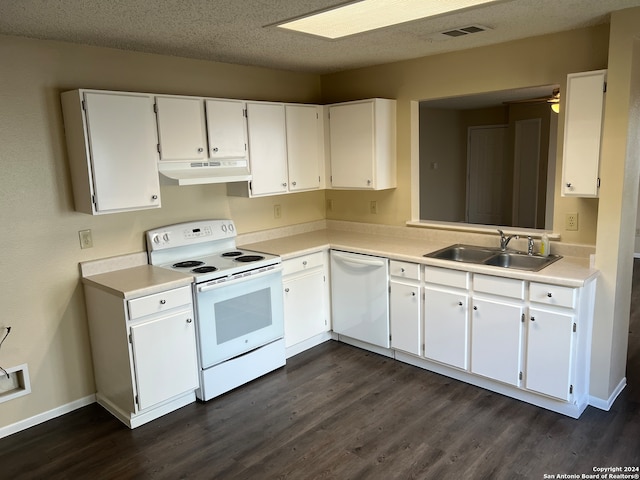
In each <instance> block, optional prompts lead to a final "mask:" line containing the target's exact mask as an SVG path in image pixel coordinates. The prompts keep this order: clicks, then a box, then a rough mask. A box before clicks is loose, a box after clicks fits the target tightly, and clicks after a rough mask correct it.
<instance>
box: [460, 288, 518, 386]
mask: <svg viewBox="0 0 640 480" xmlns="http://www.w3.org/2000/svg"><path fill="white" fill-rule="evenodd" d="M523 313H524V307H523V306H522V305H512V304H507V303H499V302H495V301H490V300H480V299H477V298H474V299H473V309H472V310H471V371H472V372H473V373H476V374H478V375H483V376H485V377H489V378H493V379H494V380H498V381H500V382H504V383H509V384H511V385H516V386H517V385H518V384H519V380H518V378H519V375H520V371H521V369H520V361H521V360H520V358H521V345H522V318H523V317H522V315H523Z"/></svg>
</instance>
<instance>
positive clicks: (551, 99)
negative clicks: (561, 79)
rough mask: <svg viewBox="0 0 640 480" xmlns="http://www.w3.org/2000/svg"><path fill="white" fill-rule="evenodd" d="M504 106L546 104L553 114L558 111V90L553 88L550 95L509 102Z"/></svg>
mask: <svg viewBox="0 0 640 480" xmlns="http://www.w3.org/2000/svg"><path fill="white" fill-rule="evenodd" d="M504 103H506V104H511V103H548V104H550V105H551V110H553V111H554V112H555V113H558V112H559V111H560V89H559V88H554V89H553V92H552V93H551V95H548V96H544V97H537V98H523V99H520V100H509V101H506V102H504Z"/></svg>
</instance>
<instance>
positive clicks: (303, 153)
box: [286, 105, 321, 192]
mask: <svg viewBox="0 0 640 480" xmlns="http://www.w3.org/2000/svg"><path fill="white" fill-rule="evenodd" d="M286 121H287V160H288V165H289V190H290V191H292V192H293V191H300V190H312V189H318V188H320V151H321V150H320V141H321V139H320V135H319V133H320V127H319V123H320V121H321V119H320V115H319V112H318V107H316V106H315V105H287V106H286Z"/></svg>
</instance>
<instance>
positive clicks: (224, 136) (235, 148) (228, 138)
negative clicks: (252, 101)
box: [205, 100, 248, 159]
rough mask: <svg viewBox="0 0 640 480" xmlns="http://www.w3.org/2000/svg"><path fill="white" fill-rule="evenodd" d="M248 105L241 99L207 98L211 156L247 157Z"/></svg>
mask: <svg viewBox="0 0 640 480" xmlns="http://www.w3.org/2000/svg"><path fill="white" fill-rule="evenodd" d="M245 108H246V105H245V103H244V102H242V101H239V100H206V101H205V109H206V114H207V134H208V137H209V157H210V158H212V159H215V158H246V157H247V156H248V152H247V119H246V117H245V114H244V111H245Z"/></svg>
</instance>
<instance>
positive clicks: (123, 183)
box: [62, 90, 160, 215]
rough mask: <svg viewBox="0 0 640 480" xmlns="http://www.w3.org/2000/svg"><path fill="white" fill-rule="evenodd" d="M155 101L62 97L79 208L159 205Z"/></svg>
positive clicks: (103, 95) (100, 95)
mask: <svg viewBox="0 0 640 480" xmlns="http://www.w3.org/2000/svg"><path fill="white" fill-rule="evenodd" d="M153 104H154V99H153V96H151V95H146V94H139V93H124V92H108V91H91V90H74V91H70V92H65V93H63V94H62V109H63V114H64V123H65V134H66V138H67V148H68V152H69V159H70V167H71V175H72V181H73V193H74V199H75V208H76V210H77V211H79V212H84V213H89V214H93V215H97V214H105V213H116V212H126V211H131V210H143V209H150V208H159V207H160V186H159V180H158V165H157V162H158V152H157V144H158V137H157V133H156V122H155V118H154V112H153Z"/></svg>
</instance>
